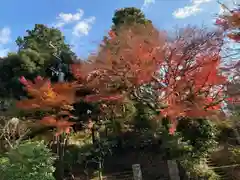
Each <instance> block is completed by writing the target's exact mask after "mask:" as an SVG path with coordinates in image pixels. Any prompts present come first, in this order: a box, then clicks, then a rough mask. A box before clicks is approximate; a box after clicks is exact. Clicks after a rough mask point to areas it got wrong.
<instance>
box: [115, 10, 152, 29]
mask: <svg viewBox="0 0 240 180" xmlns="http://www.w3.org/2000/svg"><path fill="white" fill-rule="evenodd" d="M112 22H113V27H112V29H114V30H116V29H118V28H119V27H121V26H122V25H133V24H134V23H137V24H147V23H151V21H150V20H147V19H146V18H145V15H144V14H143V13H142V11H141V10H140V9H138V8H135V7H128V8H122V9H118V10H116V11H115V14H114V16H113V18H112Z"/></svg>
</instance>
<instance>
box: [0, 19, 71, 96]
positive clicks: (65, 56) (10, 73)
mask: <svg viewBox="0 0 240 180" xmlns="http://www.w3.org/2000/svg"><path fill="white" fill-rule="evenodd" d="M26 32H27V34H26V35H25V36H23V37H18V38H17V40H16V43H17V46H18V51H17V52H16V53H11V54H9V55H8V56H7V57H5V58H3V59H2V60H1V62H0V82H1V85H0V90H1V94H0V95H1V96H9V95H10V94H14V95H15V96H16V97H18V96H20V95H22V94H23V91H22V87H21V84H20V83H19V82H18V78H19V77H20V76H25V77H26V78H28V79H33V78H34V77H36V76H37V75H41V76H44V77H49V78H51V79H52V80H55V79H57V74H54V73H53V72H54V71H53V70H52V69H54V68H55V69H57V68H58V63H59V60H58V59H57V58H56V57H55V56H54V54H56V55H58V56H59V57H60V58H61V59H62V61H63V64H64V66H63V67H62V69H63V71H64V72H65V74H66V75H67V76H66V77H67V78H69V77H71V74H69V73H68V65H69V64H71V63H72V62H73V60H74V59H75V58H76V55H75V54H74V52H73V51H72V50H71V48H70V45H68V44H67V43H66V42H65V37H64V36H63V34H62V32H61V31H60V30H58V29H56V28H49V27H47V26H45V25H43V24H36V25H35V27H34V28H33V29H32V30H27V31H26ZM50 44H52V45H53V46H54V47H55V48H56V49H55V48H53V47H52V46H50ZM60 52H61V53H60Z"/></svg>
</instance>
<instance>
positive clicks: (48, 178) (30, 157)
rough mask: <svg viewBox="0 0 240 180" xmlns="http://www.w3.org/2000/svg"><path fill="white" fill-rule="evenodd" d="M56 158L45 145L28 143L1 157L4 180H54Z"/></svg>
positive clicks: (1, 170) (0, 165) (0, 171)
mask: <svg viewBox="0 0 240 180" xmlns="http://www.w3.org/2000/svg"><path fill="white" fill-rule="evenodd" d="M54 160H55V157H54V156H53V154H52V153H51V152H50V150H49V149H48V148H47V147H46V146H45V145H44V143H43V142H42V141H41V142H38V141H35V142H31V141H26V142H24V143H21V144H20V145H19V146H18V147H17V148H15V149H11V150H10V151H9V152H8V153H6V154H4V155H3V156H1V157H0V174H1V178H2V180H54V179H55V178H54V176H53V172H54V170H55V169H54V167H53V163H54Z"/></svg>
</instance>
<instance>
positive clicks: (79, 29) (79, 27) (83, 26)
mask: <svg viewBox="0 0 240 180" xmlns="http://www.w3.org/2000/svg"><path fill="white" fill-rule="evenodd" d="M95 20H96V18H95V17H93V16H92V17H89V18H86V19H84V20H82V21H79V22H78V23H77V24H76V25H75V26H74V27H73V32H72V34H73V35H75V36H77V37H80V36H83V35H85V36H87V35H88V33H89V31H90V30H91V29H92V25H93V23H94V22H95Z"/></svg>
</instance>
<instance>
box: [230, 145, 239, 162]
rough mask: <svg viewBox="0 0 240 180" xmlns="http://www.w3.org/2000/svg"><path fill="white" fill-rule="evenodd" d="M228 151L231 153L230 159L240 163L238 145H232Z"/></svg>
mask: <svg viewBox="0 0 240 180" xmlns="http://www.w3.org/2000/svg"><path fill="white" fill-rule="evenodd" d="M230 152H231V154H232V156H231V160H232V161H233V162H234V163H240V147H233V148H231V149H230Z"/></svg>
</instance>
